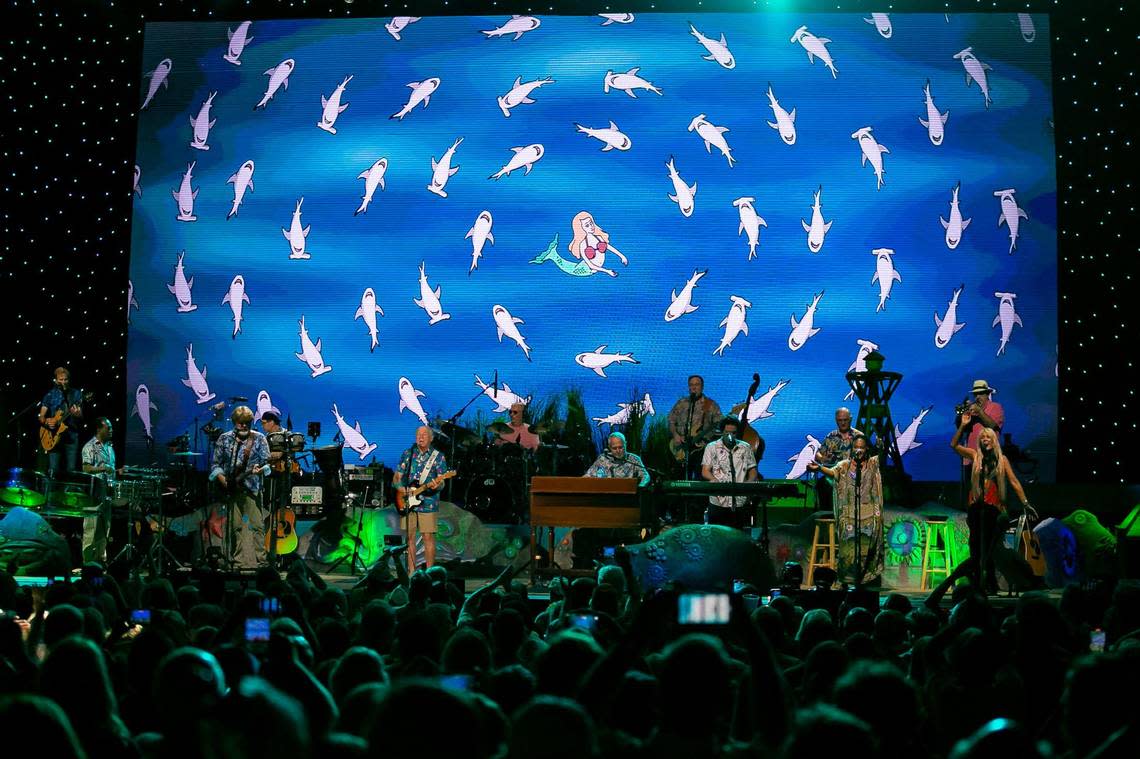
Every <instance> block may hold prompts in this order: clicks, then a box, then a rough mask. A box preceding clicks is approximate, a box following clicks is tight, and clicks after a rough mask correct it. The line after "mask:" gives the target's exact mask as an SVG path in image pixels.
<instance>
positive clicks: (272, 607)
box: [258, 596, 281, 617]
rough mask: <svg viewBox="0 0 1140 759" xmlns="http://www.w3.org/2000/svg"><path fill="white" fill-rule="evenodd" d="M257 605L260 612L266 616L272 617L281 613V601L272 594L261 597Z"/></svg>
mask: <svg viewBox="0 0 1140 759" xmlns="http://www.w3.org/2000/svg"><path fill="white" fill-rule="evenodd" d="M258 606H259V607H260V609H261V613H262V614H264V615H265V616H267V617H274V616H277V615H278V614H280V613H281V601H280V599H278V598H275V597H274V596H269V597H268V598H263V599H261V601H260V602H258Z"/></svg>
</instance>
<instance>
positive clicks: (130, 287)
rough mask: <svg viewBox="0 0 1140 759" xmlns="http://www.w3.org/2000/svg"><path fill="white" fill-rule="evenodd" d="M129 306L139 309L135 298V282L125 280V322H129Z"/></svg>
mask: <svg viewBox="0 0 1140 759" xmlns="http://www.w3.org/2000/svg"><path fill="white" fill-rule="evenodd" d="M131 306H134V308H135V310H136V311H138V310H139V302H138V301H137V300H135V283H134V282H132V281H130V280H129V279H128V280H127V324H130V323H131Z"/></svg>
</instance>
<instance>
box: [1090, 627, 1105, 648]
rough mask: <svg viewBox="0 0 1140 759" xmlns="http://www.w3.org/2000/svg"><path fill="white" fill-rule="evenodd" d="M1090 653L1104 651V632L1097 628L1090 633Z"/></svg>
mask: <svg viewBox="0 0 1140 759" xmlns="http://www.w3.org/2000/svg"><path fill="white" fill-rule="evenodd" d="M1089 651H1093V652H1096V653H1100V652H1102V651H1104V630H1101V629H1100V628H1097V629H1095V630H1093V631H1091V632H1090V633H1089Z"/></svg>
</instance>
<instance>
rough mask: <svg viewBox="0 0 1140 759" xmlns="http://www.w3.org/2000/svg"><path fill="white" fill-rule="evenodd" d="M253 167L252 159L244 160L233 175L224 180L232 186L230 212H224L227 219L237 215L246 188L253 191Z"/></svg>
mask: <svg viewBox="0 0 1140 759" xmlns="http://www.w3.org/2000/svg"><path fill="white" fill-rule="evenodd" d="M253 168H254V166H253V161H246V162H245V163H243V164H242V165H241V166H240V167H239V168H238V170H237V171H236V172H234V174H233V176H231V177H230V178H229V179H227V180H226V184H232V185H233V186H234V204H233V206H232V207H231V208H230V212H229V213H228V214H226V220H227V221H228V220H230V219H232V218H233V217H234V216H237V212H238V206H240V205H241V201H242V199H243V198H244V197H245V193H246V190H249V191H250V192H253Z"/></svg>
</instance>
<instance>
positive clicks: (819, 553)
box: [807, 517, 836, 588]
mask: <svg viewBox="0 0 1140 759" xmlns="http://www.w3.org/2000/svg"><path fill="white" fill-rule="evenodd" d="M824 525H827V542H826V543H821V542H820V540H819V531H820V528H821V527H823V526H824ZM835 551H836V546H835V518H834V517H820V518H818V519H816V520H815V531H814V532H813V533H812V536H811V553H809V554H808V571H807V585H808V587H809V588H811V587H814V585H813V584H812V579H813V577H814V575H815V570H816V567H830V568H831V569H835V568H836V563H835Z"/></svg>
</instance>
